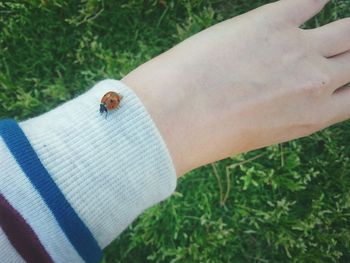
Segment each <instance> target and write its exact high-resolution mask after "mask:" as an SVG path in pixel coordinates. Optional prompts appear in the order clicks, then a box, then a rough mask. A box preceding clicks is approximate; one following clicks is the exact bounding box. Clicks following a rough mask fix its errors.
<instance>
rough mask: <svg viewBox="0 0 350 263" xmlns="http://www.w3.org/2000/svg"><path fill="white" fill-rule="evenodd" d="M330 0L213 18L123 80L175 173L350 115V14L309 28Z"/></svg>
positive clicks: (287, 2) (298, 0)
mask: <svg viewBox="0 0 350 263" xmlns="http://www.w3.org/2000/svg"><path fill="white" fill-rule="evenodd" d="M327 2H328V1H327V0H283V1H279V2H275V3H272V4H268V5H265V6H262V7H260V8H258V9H255V10H253V11H251V12H248V13H246V14H244V15H241V16H238V17H235V18H232V19H229V20H226V21H224V22H221V23H219V24H216V25H214V26H212V27H210V28H208V29H206V30H204V31H202V32H200V33H198V34H196V35H194V36H192V37H190V38H188V39H186V40H185V41H183V42H182V43H180V44H178V45H176V46H175V47H173V48H172V49H170V50H168V51H167V52H165V53H163V54H161V55H159V56H157V57H156V58H154V59H152V60H150V61H149V62H147V63H145V64H143V65H141V66H140V67H138V68H137V69H135V70H134V71H132V72H131V73H129V74H128V75H127V76H126V77H124V78H123V79H122V81H123V82H124V83H126V84H127V85H128V86H129V87H131V88H133V89H134V90H135V92H136V93H137V94H138V95H139V97H140V98H141V100H142V101H143V102H144V104H145V106H146V108H147V109H148V110H149V112H150V114H151V116H152V118H153V119H154V121H155V123H156V125H157V126H158V128H159V131H160V133H161V134H162V136H163V138H164V140H165V142H166V144H167V145H168V148H169V151H170V154H171V155H172V158H173V161H174V164H175V167H176V170H177V173H178V176H181V175H182V174H184V173H185V172H187V171H189V170H191V169H194V168H196V167H198V166H201V165H204V164H207V163H210V162H213V161H216V160H220V159H223V158H226V157H229V156H232V155H234V154H238V153H241V152H246V151H250V150H253V149H258V148H261V147H264V146H268V145H272V144H275V143H280V142H284V141H288V140H292V139H295V138H299V137H303V136H307V135H310V134H312V133H314V132H316V131H318V130H320V129H323V128H325V127H327V126H330V125H332V124H334V123H337V122H340V121H343V120H346V119H348V118H350V106H349V105H350V104H349V102H350V90H349V89H347V88H342V89H339V88H340V87H342V86H344V85H346V84H347V83H348V82H350V51H349V50H350V19H343V20H340V21H337V22H334V23H331V24H329V25H326V26H323V27H320V28H317V29H311V30H303V29H300V28H299V26H300V25H301V24H302V23H303V22H305V21H306V20H307V19H309V18H311V17H312V16H314V15H315V14H317V13H318V12H319V11H320V10H321V9H322V8H323V7H324V5H325V4H326V3H327Z"/></svg>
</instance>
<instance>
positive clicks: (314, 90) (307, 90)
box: [300, 79, 327, 97]
mask: <svg viewBox="0 0 350 263" xmlns="http://www.w3.org/2000/svg"><path fill="white" fill-rule="evenodd" d="M326 81H327V80H326V79H319V80H314V81H309V82H306V83H304V84H303V85H301V86H300V89H301V91H302V93H303V94H304V95H306V96H311V97H320V96H321V95H322V94H323V89H322V87H323V86H325V85H326Z"/></svg>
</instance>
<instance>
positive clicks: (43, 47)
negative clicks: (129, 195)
mask: <svg viewBox="0 0 350 263" xmlns="http://www.w3.org/2000/svg"><path fill="white" fill-rule="evenodd" d="M267 2H268V1H262V0H260V1H259V0H258V1H247V0H232V1H224V0H212V1H209V0H180V1H175V0H160V1H155V0H153V1H141V0H131V1H104V0H85V1H77V0H72V1H63V0H51V1H45V0H31V1H2V2H0V101H1V103H0V118H5V117H15V118H16V119H17V120H23V119H25V118H28V117H31V116H36V115H38V114H40V113H43V112H45V111H48V110H50V109H52V108H53V107H55V106H57V105H58V104H60V103H62V102H64V101H67V100H69V99H70V98H72V97H74V96H76V95H78V94H80V93H82V92H84V91H85V90H87V89H89V88H90V87H91V86H92V85H93V84H94V83H95V82H96V81H98V80H101V79H103V78H107V77H109V78H116V79H120V78H121V77H122V76H124V75H126V74H127V73H128V72H129V71H130V70H132V69H133V68H135V67H137V66H138V65H140V64H142V63H143V62H145V61H147V60H149V59H151V58H152V57H154V56H156V55H157V54H160V53H162V52H163V51H165V50H167V49H169V48H170V47H172V46H173V45H175V44H176V43H178V42H180V41H182V40H184V39H185V38H187V37H189V36H191V35H193V34H194V33H196V32H198V31H200V30H202V29H204V28H206V27H208V26H210V25H213V24H215V23H217V22H220V21H222V20H225V19H227V18H230V17H232V16H236V15H238V14H242V13H244V12H246V11H248V10H250V9H253V8H255V7H257V6H260V5H263V4H265V3H267ZM349 14H350V1H349V0H337V1H332V3H331V4H329V6H328V7H327V8H326V9H325V10H324V11H323V12H322V13H321V14H319V15H318V16H317V17H316V18H315V19H312V20H311V21H309V22H308V23H307V24H306V25H305V27H308V28H309V27H315V26H319V25H323V24H326V23H328V22H331V21H334V20H336V19H339V18H342V17H346V16H349ZM349 128H350V123H349V122H344V123H341V124H338V125H335V126H333V127H330V128H328V129H326V130H323V131H321V132H318V133H316V134H314V135H312V136H309V137H307V138H303V139H299V140H295V141H291V142H288V143H283V144H280V145H273V146H270V147H267V148H264V149H260V150H257V151H253V152H249V153H245V154H241V155H238V156H233V157H231V158H228V159H225V160H223V161H220V162H217V163H215V164H211V165H207V166H204V167H201V168H199V169H196V170H194V171H192V172H190V173H189V174H187V175H186V176H185V177H184V178H182V179H180V180H179V182H178V187H177V191H176V193H175V194H174V195H173V196H172V197H171V198H169V199H168V200H166V201H164V202H162V203H161V204H159V205H157V206H154V207H152V208H151V209H149V210H147V211H146V212H145V213H144V214H143V215H142V216H140V217H139V218H138V219H137V220H136V221H135V222H134V223H133V224H132V225H131V226H130V227H129V229H127V230H126V231H125V232H123V234H122V235H121V236H120V237H119V238H118V239H116V240H115V241H114V242H113V243H112V244H111V245H110V246H108V247H107V248H106V249H105V256H104V258H103V260H102V262H103V263H112V262H135V263H138V262H172V263H174V262H207V263H216V262H308V263H312V262H314V263H318V262H319V263H321V262H322V263H323V262H344V263H345V262H350V162H349V156H350V146H349V144H350V143H349V142H350V133H349V132H348V131H349Z"/></svg>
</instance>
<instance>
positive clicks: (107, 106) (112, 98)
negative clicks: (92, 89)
mask: <svg viewBox="0 0 350 263" xmlns="http://www.w3.org/2000/svg"><path fill="white" fill-rule="evenodd" d="M122 98H123V96H122V95H120V94H119V93H117V92H114V91H109V92H107V93H106V94H105V95H103V97H102V99H101V104H100V113H101V114H103V113H104V112H106V118H107V114H108V111H111V110H114V109H118V108H119V104H120V101H121V100H122Z"/></svg>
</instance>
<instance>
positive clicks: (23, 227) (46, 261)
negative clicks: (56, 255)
mask: <svg viewBox="0 0 350 263" xmlns="http://www.w3.org/2000/svg"><path fill="white" fill-rule="evenodd" d="M0 215H1V216H0V226H1V228H2V229H3V231H4V232H5V234H6V236H7V238H8V240H9V241H10V243H11V244H12V246H13V247H14V248H15V249H16V250H17V252H18V254H20V255H21V256H22V258H23V259H24V260H25V261H26V262H28V263H38V262H40V263H53V260H52V259H51V257H50V256H49V254H48V253H47V251H46V250H45V248H44V247H43V245H42V244H41V243H40V240H39V239H38V237H37V236H36V234H35V233H34V231H33V230H32V228H31V227H30V225H28V223H27V222H26V221H25V219H24V218H23V217H22V216H21V215H20V213H18V212H17V211H16V210H15V209H14V208H13V207H12V206H11V204H10V203H9V202H8V201H7V200H6V199H5V197H4V196H3V195H2V194H0Z"/></svg>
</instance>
